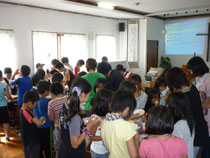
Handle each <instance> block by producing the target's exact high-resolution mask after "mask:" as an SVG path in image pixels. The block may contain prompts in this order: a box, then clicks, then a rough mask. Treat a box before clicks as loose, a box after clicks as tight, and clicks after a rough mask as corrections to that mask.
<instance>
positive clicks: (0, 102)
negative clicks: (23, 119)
mask: <svg viewBox="0 0 210 158" xmlns="http://www.w3.org/2000/svg"><path fill="white" fill-rule="evenodd" d="M6 87H7V84H6V83H4V82H0V107H4V106H7V100H6V98H5V90H6Z"/></svg>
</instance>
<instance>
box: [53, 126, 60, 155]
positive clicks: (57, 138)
mask: <svg viewBox="0 0 210 158" xmlns="http://www.w3.org/2000/svg"><path fill="white" fill-rule="evenodd" d="M53 139H54V148H55V152H56V158H59V147H60V144H61V134H60V130H59V129H58V127H55V129H54V130H53Z"/></svg>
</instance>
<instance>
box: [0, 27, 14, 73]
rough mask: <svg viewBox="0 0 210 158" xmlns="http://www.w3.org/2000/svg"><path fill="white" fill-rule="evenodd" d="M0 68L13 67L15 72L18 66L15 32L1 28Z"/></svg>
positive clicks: (2, 69)
mask: <svg viewBox="0 0 210 158" xmlns="http://www.w3.org/2000/svg"><path fill="white" fill-rule="evenodd" d="M0 52H1V58H0V70H1V71H2V72H3V71H4V68H5V67H11V68H12V70H13V72H14V71H15V69H16V68H17V60H16V59H17V58H16V51H15V44H14V32H13V31H11V30H0Z"/></svg>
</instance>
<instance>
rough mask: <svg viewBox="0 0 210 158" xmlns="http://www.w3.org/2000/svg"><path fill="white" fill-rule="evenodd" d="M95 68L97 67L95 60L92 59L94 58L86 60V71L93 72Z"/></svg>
mask: <svg viewBox="0 0 210 158" xmlns="http://www.w3.org/2000/svg"><path fill="white" fill-rule="evenodd" d="M96 67H97V62H96V59H94V58H88V59H87V60H86V68H87V71H90V70H95V69H96Z"/></svg>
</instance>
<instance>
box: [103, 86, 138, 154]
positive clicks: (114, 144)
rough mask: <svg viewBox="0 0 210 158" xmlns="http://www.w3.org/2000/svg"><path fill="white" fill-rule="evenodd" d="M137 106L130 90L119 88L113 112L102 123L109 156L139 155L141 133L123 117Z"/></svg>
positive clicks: (112, 104) (113, 98) (115, 94)
mask: <svg viewBox="0 0 210 158" xmlns="http://www.w3.org/2000/svg"><path fill="white" fill-rule="evenodd" d="M135 108H136V99H135V97H134V96H133V94H132V93H131V92H130V91H128V90H118V91H116V92H115V93H114V95H113V97H112V101H111V113H108V114H107V115H106V119H105V120H104V121H103V122H102V124H101V138H102V140H103V142H104V145H105V147H106V149H107V150H108V151H109V158H115V157H120V158H121V157H122V158H130V157H135V158H136V157H137V156H138V154H137V150H138V146H139V135H138V133H137V132H136V130H135V129H134V128H133V126H132V124H131V123H130V122H127V121H125V120H124V119H123V118H124V117H126V116H128V115H129V114H131V113H132V112H133V111H134V109H135Z"/></svg>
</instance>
